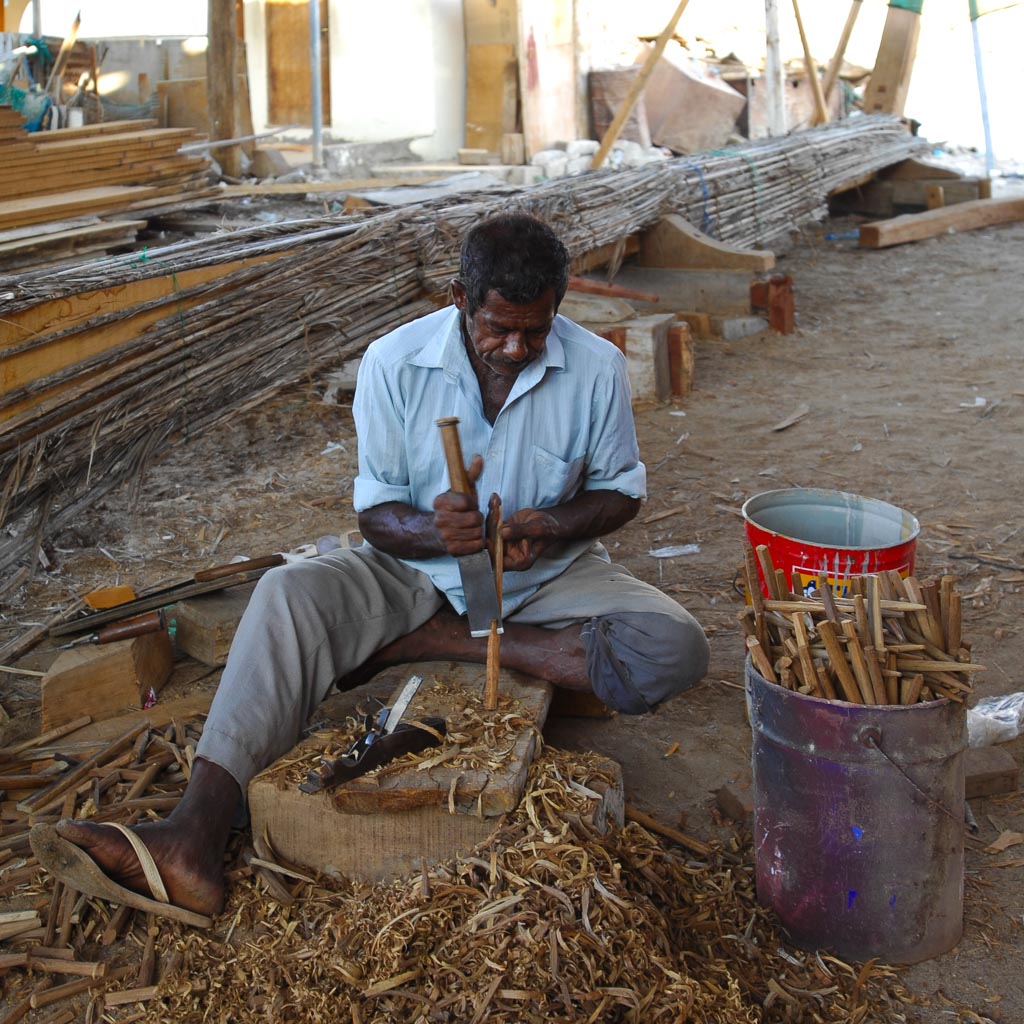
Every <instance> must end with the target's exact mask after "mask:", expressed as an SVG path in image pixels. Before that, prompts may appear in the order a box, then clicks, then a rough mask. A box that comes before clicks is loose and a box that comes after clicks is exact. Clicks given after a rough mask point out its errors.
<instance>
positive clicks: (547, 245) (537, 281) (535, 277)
mask: <svg viewBox="0 0 1024 1024" xmlns="http://www.w3.org/2000/svg"><path fill="white" fill-rule="evenodd" d="M459 275H460V280H461V281H462V285H463V287H464V288H465V289H466V299H467V304H468V307H469V308H468V310H467V312H468V313H469V315H470V316H472V315H473V314H474V313H475V312H476V311H477V310H478V309H479V308H480V307H481V306H482V305H483V304H484V300H485V299H486V298H487V293H488V292H489V291H490V290H491V289H494V291H496V292H498V294H499V295H501V297H502V298H503V299H504V300H505V301H506V302H513V303H515V304H517V305H520V304H525V303H528V302H534V301H535V300H536V299H539V298H540V297H541V295H543V294H544V292H546V291H547V290H548V289H549V288H553V289H554V290H555V308H556V309H557V308H558V305H559V303H560V302H561V301H562V298H563V296H564V295H565V290H566V288H567V287H568V286H569V253H568V252H567V251H566V248H565V246H564V245H563V244H562V243H561V241H560V240H559V238H558V236H557V235H556V234H555V233H554V231H552V230H551V228H549V227H548V226H547V224H545V223H544V222H543V221H541V220H538V219H537V218H536V217H531V216H530V215H528V214H524V213H508V214H502V215H501V216H498V217H492V218H491V219H490V220H485V221H484V222H483V223H482V224H478V225H477V226H476V227H475V228H473V229H472V230H470V232H469V234H467V235H466V238H465V240H464V241H463V243H462V254H461V259H460V264H459Z"/></svg>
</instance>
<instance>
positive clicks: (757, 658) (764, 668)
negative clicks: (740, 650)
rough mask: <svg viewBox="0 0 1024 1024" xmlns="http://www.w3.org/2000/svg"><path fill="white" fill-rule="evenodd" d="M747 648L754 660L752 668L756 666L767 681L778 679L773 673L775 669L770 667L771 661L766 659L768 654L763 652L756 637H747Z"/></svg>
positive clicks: (773, 681)
mask: <svg viewBox="0 0 1024 1024" xmlns="http://www.w3.org/2000/svg"><path fill="white" fill-rule="evenodd" d="M747 650H748V651H750V657H751V659H752V660H753V662H754V668H756V669H757V671H758V672H760V673H761V675H762V676H763V677H764V678H765V679H767V680H768V682H769V683H777V682H778V681H779V680H778V678H777V677H776V675H775V670H774V669H773V668H772V663H771V662H770V661H769V660H768V655H767V654H765V651H764V648H763V647H762V646H761V645H760V644H759V643H758V642H757V638H756V637H752V636H748V637H747Z"/></svg>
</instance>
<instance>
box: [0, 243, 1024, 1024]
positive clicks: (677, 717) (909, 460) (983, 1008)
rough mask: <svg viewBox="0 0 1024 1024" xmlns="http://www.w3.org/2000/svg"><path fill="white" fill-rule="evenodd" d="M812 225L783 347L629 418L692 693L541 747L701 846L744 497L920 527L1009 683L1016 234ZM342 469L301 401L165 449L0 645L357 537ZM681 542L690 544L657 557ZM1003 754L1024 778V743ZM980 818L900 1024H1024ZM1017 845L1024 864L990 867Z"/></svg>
mask: <svg viewBox="0 0 1024 1024" xmlns="http://www.w3.org/2000/svg"><path fill="white" fill-rule="evenodd" d="M843 227H844V225H840V230H842V228H843ZM825 230H826V229H825V228H820V229H819V228H815V229H812V230H811V231H809V232H807V233H805V234H804V235H803V236H802V237H801V238H799V239H798V240H797V241H796V244H795V246H794V248H793V249H792V251H791V252H790V253H789V254H788V255H787V256H785V257H784V258H782V259H781V260H780V269H781V270H784V271H785V272H787V273H790V274H792V275H793V277H794V280H795V282H796V288H797V310H798V329H797V332H796V333H795V334H794V335H792V336H789V337H781V336H778V335H773V334H763V335H759V336H755V337H752V338H749V339H745V340H743V341H740V342H734V343H724V342H715V341H707V342H700V343H699V347H698V355H697V372H696V388H695V390H694V391H693V393H692V394H691V395H690V396H689V397H688V398H687V399H686V400H685V401H681V402H678V403H675V404H672V405H666V406H659V407H656V408H649V409H645V410H641V411H639V412H638V414H637V423H638V427H639V434H640V439H641V448H642V453H643V456H644V458H645V460H646V462H647V464H648V466H649V469H650V498H649V501H648V502H647V505H646V507H645V508H644V510H643V511H642V513H641V515H640V517H639V518H638V520H637V521H635V522H634V523H632V524H631V525H630V526H628V527H627V528H626V529H624V530H622V531H620V532H619V533H618V534H616V535H615V536H614V537H613V538H610V539H609V546H610V547H611V548H612V551H613V556H614V557H615V558H616V559H617V560H619V561H621V562H622V563H623V564H625V565H626V566H627V567H628V568H629V569H630V570H632V571H633V572H634V573H636V574H637V575H638V576H640V577H642V578H644V579H647V580H650V581H652V582H654V583H657V584H659V585H661V586H663V587H665V588H666V589H667V590H668V591H669V592H671V593H672V594H674V595H675V596H676V597H677V598H678V599H679V600H680V601H681V602H682V603H684V604H685V605H686V606H687V607H688V608H689V609H690V610H691V611H692V612H694V614H696V615H697V616H698V618H699V619H700V620H701V622H702V623H703V624H704V626H705V627H706V629H707V632H708V634H709V636H710V638H711V644H712V650H713V661H712V666H711V670H710V672H709V674H708V676H707V679H706V681H705V682H704V683H703V684H701V685H700V686H699V687H697V688H696V689H695V690H694V691H692V692H690V693H689V694H687V695H685V696H683V697H681V698H679V699H677V700H675V701H673V702H671V703H670V704H669V705H667V706H665V707H663V708H661V709H659V711H658V712H657V713H656V714H655V715H653V716H651V717H645V718H629V717H624V716H618V717H614V718H610V719H605V720H593V719H588V720H583V719H560V720H556V721H551V722H549V725H548V728H547V730H546V736H547V739H548V740H549V741H550V742H552V743H555V744H557V745H561V746H569V747H580V748H591V749H595V750H598V751H600V752H602V753H606V754H608V755H610V756H612V757H615V758H616V759H617V760H619V761H620V762H621V763H622V765H623V766H624V769H625V779H626V789H627V799H628V800H630V801H632V802H633V803H635V804H636V805H637V806H639V807H641V808H643V809H645V810H648V811H650V812H652V813H655V814H657V815H658V816H659V817H661V818H662V820H664V821H665V822H667V823H671V824H674V825H678V826H680V827H683V828H685V829H686V830H687V831H688V832H690V833H691V834H693V835H695V836H698V837H703V838H708V837H714V838H721V839H725V840H728V839H729V838H730V837H731V836H732V834H733V832H734V830H735V828H736V827H737V826H736V823H733V822H730V821H727V820H724V819H723V818H722V815H721V813H720V812H719V811H718V809H717V807H716V804H715V800H714V795H713V794H714V791H715V790H716V789H718V788H719V787H720V786H721V785H722V784H723V783H725V782H726V781H727V780H729V779H730V778H734V777H737V776H742V774H743V772H744V771H745V769H746V766H747V765H748V764H749V756H750V744H751V735H750V728H749V725H748V723H747V719H746V714H745V707H744V698H743V693H742V689H741V684H742V679H743V657H742V651H743V646H742V637H741V634H740V632H739V630H738V628H737V623H736V616H737V613H738V611H739V610H740V608H741V607H742V595H741V593H740V592H739V590H738V589H737V585H736V577H737V568H738V565H739V562H740V559H741V542H742V538H743V524H742V520H741V518H740V516H739V508H740V506H741V505H742V503H743V502H744V500H745V499H746V498H748V497H750V496H751V495H754V494H757V493H760V492H762V491H766V490H771V489H774V488H781V487H790V486H799V487H804V486H817V487H827V488H837V489H843V490H848V491H852V492H855V493H858V494H862V495H869V496H872V497H877V498H882V499H885V500H887V501H891V502H893V503H895V504H897V505H900V506H902V507H904V508H906V509H909V510H910V511H912V512H913V513H914V514H916V515H917V516H918V517H919V518H920V520H921V523H922V533H921V537H920V540H919V543H918V547H917V559H918V564H917V573H918V575H919V576H931V575H936V576H938V575H942V574H944V573H951V574H953V575H954V576H955V577H956V578H957V581H958V583H957V587H958V590H960V592H961V593H963V594H964V595H965V596H966V600H965V611H964V620H965V622H964V635H965V637H966V638H967V639H969V640H971V641H973V644H974V658H975V660H976V661H978V662H980V663H982V664H984V665H986V666H988V667H989V671H987V672H985V673H984V674H983V675H982V676H981V679H980V682H979V685H978V695H979V696H984V695H988V694H997V693H1007V692H1013V691H1017V690H1020V689H1024V681H1022V677H1021V671H1020V665H1021V663H1022V661H1024V631H1022V630H1021V627H1020V623H1019V617H1020V612H1021V607H1022V596H1021V592H1022V586H1024V532H1021V524H1020V502H1021V491H1020V481H1021V479H1024V445H1022V443H1021V434H1022V428H1024V383H1022V381H1024V378H1022V376H1021V373H1020V359H1021V357H1020V344H1021V334H1020V327H1019V316H1018V309H1019V298H1018V297H1019V295H1020V294H1021V293H1022V291H1024V261H1022V260H1021V259H1020V257H1019V253H1020V251H1021V245H1022V243H1024V225H1016V226H1012V227H1007V228H1000V229H992V230H987V231H981V232H975V233H971V234H965V235H959V236H946V237H942V238H938V239H933V240H930V241H926V242H922V243H918V244H916V245H912V246H903V247H900V248H897V249H893V250H888V251H878V252H873V251H861V250H858V249H857V248H855V243H853V242H848V241H840V242H834V241H826V240H824V238H823V234H824V231H825ZM828 230H836V228H835V227H831V228H829V229H828ZM320 390H322V389H320ZM345 401H346V399H345V397H344V396H343V397H342V402H345ZM801 403H806V405H807V406H809V412H808V413H807V415H806V416H805V417H804V418H803V419H801V420H800V422H798V423H797V424H795V425H794V426H791V427H789V428H788V429H785V430H781V431H775V430H773V429H772V427H773V426H774V425H776V424H778V423H779V422H780V421H781V420H783V419H784V418H785V417H786V416H787V415H788V414H789V413H791V412H792V411H793V410H794V409H795V408H796V407H797V406H799V405H800V404H801ZM354 467H355V439H354V433H353V429H352V422H351V414H350V409H349V407H348V406H347V405H345V404H342V405H328V404H325V403H324V402H323V401H322V400H321V393H320V391H319V390H317V388H315V387H309V388H304V389H297V390H295V391H292V392H290V393H287V394H284V395H281V396H279V397H278V398H277V399H275V400H274V401H272V402H269V403H267V404H266V405H265V406H264V407H262V408H260V409H257V410H254V411H251V412H249V413H246V414H244V415H240V416H236V417H234V418H232V419H231V420H230V421H229V422H227V423H225V424H224V425H223V426H222V427H221V428H219V429H218V430H216V431H215V432H213V433H211V434H208V435H206V436H204V437H200V438H197V439H194V440H192V441H191V442H189V443H185V442H181V443H179V444H178V446H177V447H175V449H174V450H173V451H171V452H169V453H167V457H166V458H165V459H164V460H163V461H162V462H160V463H159V464H157V465H156V466H154V467H153V469H152V470H151V472H150V475H149V476H148V478H147V480H146V482H145V485H144V487H143V489H142V492H141V499H140V501H139V502H138V503H137V504H136V505H134V506H129V503H128V495H127V493H120V494H118V495H116V496H115V497H114V498H112V499H111V500H110V501H108V502H107V503H106V504H105V505H104V506H103V507H101V508H97V509H96V510H95V511H94V513H93V514H91V515H90V516H88V517H85V518H83V520H82V521H81V522H80V523H79V524H77V525H76V526H75V527H74V528H73V529H69V530H66V531H65V532H64V533H63V534H62V535H61V536H60V537H58V538H56V541H55V543H54V544H53V546H52V547H50V548H49V549H48V555H49V557H50V558H51V559H52V560H53V569H52V571H51V572H50V573H48V574H46V575H45V576H40V577H39V578H38V579H37V580H36V581H35V582H34V583H33V584H32V585H31V586H30V587H29V588H26V589H25V590H23V591H22V592H21V593H20V594H17V595H15V600H14V601H13V602H11V603H9V605H8V606H7V607H6V609H5V610H4V611H5V618H4V620H3V622H2V623H0V640H6V639H8V638H10V637H11V636H13V635H16V634H17V632H18V631H19V630H20V629H23V628H24V627H25V626H26V625H27V624H29V623H31V622H36V621H39V619H40V618H41V617H43V616H44V615H45V614H47V610H48V609H51V608H53V607H54V606H57V605H59V604H61V603H62V602H65V601H66V600H67V598H68V597H69V596H70V595H71V594H73V593H80V592H82V591H83V590H86V589H88V588H90V587H91V586H93V585H96V584H100V583H102V584H110V583H114V582H117V581H121V582H129V583H131V584H133V585H134V586H135V587H136V589H142V588H145V587H152V586H156V585H158V584H160V583H166V582H169V581H173V580H176V579H180V578H185V577H188V576H189V575H191V573H192V572H193V571H195V570H196V569H198V568H201V567H203V566H207V565H213V564H219V563H221V562H225V561H227V560H229V559H230V558H231V557H232V556H235V555H247V556H250V557H255V556H258V555H261V554H265V553H268V552H271V551H275V550H288V549H291V548H295V547H297V546H299V545H302V544H306V543H310V542H313V541H315V540H316V539H317V537H319V536H321V535H325V534H341V533H343V532H344V531H345V530H347V529H351V528H354V527H355V522H354V517H353V515H352V513H351V509H350V505H349V499H350V495H351V482H352V476H353V473H354ZM669 509H675V511H674V513H673V514H672V515H670V516H668V517H666V518H661V519H658V520H657V521H654V522H645V520H647V519H648V518H649V517H651V516H654V515H656V514H657V513H659V512H664V511H666V510H669ZM675 544H696V545H699V551H698V552H697V553H695V554H692V555H687V556H683V557H677V558H673V559H657V558H654V557H652V556H651V554H649V552H650V550H651V549H653V548H659V547H664V546H667V545H675ZM47 657H52V655H50V656H44V655H34V656H30V657H28V658H26V659H25V660H24V661H23V665H26V666H36V667H38V666H40V665H43V664H45V663H46V660H47ZM4 686H5V687H6V690H5V700H4V705H5V706H6V707H7V709H8V711H10V712H11V713H12V715H14V720H13V721H12V723H11V725H10V727H9V729H8V734H9V735H16V734H18V733H22V732H26V731H27V730H30V729H31V728H33V726H34V723H35V722H37V719H36V718H35V717H34V716H35V715H36V713H37V706H36V700H35V696H34V693H33V688H32V684H31V683H30V682H27V681H19V680H16V679H15V680H13V681H12V680H11V678H10V677H7V678H6V679H5V681H4ZM676 744H678V749H675V752H671V751H672V750H673V749H674V748H675V745H676ZM1009 749H1010V750H1011V751H1013V753H1014V754H1015V756H1016V757H1017V760H1018V763H1019V762H1020V759H1021V754H1022V750H1024V741H1022V740H1017V741H1014V742H1012V743H1011V744H1010V745H1009ZM973 810H974V814H975V816H976V818H977V821H978V823H979V826H980V831H979V833H978V835H977V836H976V837H969V838H968V841H967V848H968V856H967V884H966V897H965V924H966V927H965V933H964V937H963V940H962V942H961V943H960V944H959V945H958V946H957V947H956V948H955V949H953V950H952V951H950V952H949V953H947V954H945V955H944V956H941V957H939V958H937V959H935V960H932V961H930V962H927V963H924V964H921V965H918V966H916V967H913V968H911V969H909V970H908V972H907V975H906V977H907V981H908V984H909V986H910V988H911V989H912V990H913V991H914V992H915V993H917V994H918V995H919V996H920V1000H921V1005H915V1006H914V1007H911V1008H908V1015H909V1018H910V1019H911V1020H915V1021H920V1022H928V1024H931V1022H940V1021H942V1022H947V1021H951V1020H962V1021H968V1020H969V1021H978V1020H990V1021H996V1022H1000V1024H1004V1022H1005V1024H1009V1022H1013V1021H1021V1020H1024V981H1022V977H1021V972H1020V951H1021V945H1022V927H1024V894H1022V893H1024V887H1022V885H1021V883H1022V880H1024V872H1022V865H1024V860H1021V859H1020V856H1019V854H1020V848H1019V847H1018V848H1016V849H1010V850H1009V851H1008V852H1007V853H1004V854H991V853H988V852H986V851H985V847H986V846H987V845H988V844H989V843H991V842H992V841H993V840H994V839H995V838H996V837H997V836H998V835H1000V834H1001V833H1002V832H1003V831H1006V830H1010V831H1015V832H1021V831H1024V801H1022V800H1021V797H1020V793H1019V792H1018V793H1017V794H1015V795H1011V796H1008V797H1003V798H994V799H988V800H979V801H975V802H974V806H973ZM740 827H742V826H740ZM1015 855H1016V865H1017V866H999V865H1000V864H1002V863H1006V862H1009V863H1011V864H1012V863H1013V861H1014V856H1015ZM929 1004H930V1005H929Z"/></svg>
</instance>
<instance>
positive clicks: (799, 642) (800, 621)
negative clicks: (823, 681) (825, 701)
mask: <svg viewBox="0 0 1024 1024" xmlns="http://www.w3.org/2000/svg"><path fill="white" fill-rule="evenodd" d="M791 619H792V622H793V629H794V631H795V632H796V650H797V657H798V658H799V659H800V668H801V671H802V674H803V678H804V682H805V683H807V684H808V685H809V686H813V687H814V688H815V689H820V685H819V682H818V673H817V671H816V670H815V668H814V661H813V660H812V659H811V652H810V646H809V642H808V639H807V625H806V623H805V622H804V617H803V616H802V615H801V614H800V613H799V612H794V613H793V615H792V616H791ZM822 692H823V693H824V691H822ZM825 696H828V694H827V693H826V694H825Z"/></svg>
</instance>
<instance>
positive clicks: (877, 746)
mask: <svg viewBox="0 0 1024 1024" xmlns="http://www.w3.org/2000/svg"><path fill="white" fill-rule="evenodd" d="M856 738H857V740H858V741H859V742H860V743H862V744H863V745H864V746H865V747H870V748H871V749H872V750H877V751H878V752H879V753H880V754H881V755H882V757H884V758H885V759H886V761H888V762H889V764H891V765H892V766H893V768H895V769H896V771H898V772H899V773H900V775H902V776H903V778H905V779H906V780H907V782H909V783H910V785H911V786H913V787H914V789H916V790H917V791H918V793H920V794H921V796H923V797H924V798H925V800H927V801H928V803H930V804H931V805H932V807H937V808H938V809H939V810H940V811H942V813H943V814H945V815H946V817H947V818H951V819H952V820H953V821H954V822H956V823H957V824H958V825H962V824H963V823H964V815H963V814H960V815H956V814H953V812H952V811H950V810H949V808H948V807H946V806H945V805H944V804H940V803H939V802H938V801H937V800H935V799H934V798H932V797H930V796H929V795H928V794H927V793H926V792H925V791H924V790H923V789H922V788H921V787H920V786H919V785H918V784H917V783H916V782H915V781H914V780H913V779H912V778H911V777H910V776H909V775H908V774H907V773H906V772H905V771H904V770H903V769H902V768H901V767H900V766H899V765H898V764H897V763H896V762H895V761H894V760H893V759H892V758H891V757H890V756H889V755H888V754H887V753H886V752H885V751H884V750H883V749H882V730H881V729H879V728H878V726H877V725H865V726H864V727H863V728H862V729H860V730H859V731H858V733H857V737H856ZM964 806H965V807H966V806H967V804H966V801H965V802H964Z"/></svg>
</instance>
